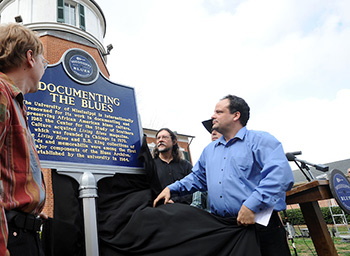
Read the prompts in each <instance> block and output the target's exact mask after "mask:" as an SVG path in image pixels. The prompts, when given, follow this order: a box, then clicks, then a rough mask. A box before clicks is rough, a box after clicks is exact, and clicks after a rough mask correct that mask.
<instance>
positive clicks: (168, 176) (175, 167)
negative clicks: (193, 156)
mask: <svg viewBox="0 0 350 256" xmlns="http://www.w3.org/2000/svg"><path fill="white" fill-rule="evenodd" d="M154 162H155V164H156V167H157V174H158V178H159V181H160V184H161V186H162V188H165V187H166V186H168V185H170V184H172V183H174V182H175V181H177V180H181V179H182V178H183V177H185V176H186V175H187V174H189V173H191V172H192V164H191V163H190V162H189V161H187V160H184V159H181V160H180V161H178V162H177V161H174V160H172V161H171V162H170V163H169V164H168V163H167V162H165V161H163V160H162V159H160V158H159V157H158V158H156V159H154ZM171 199H172V200H173V201H174V202H177V203H184V204H191V203H192V195H187V196H183V197H172V198H171Z"/></svg>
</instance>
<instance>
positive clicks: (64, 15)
mask: <svg viewBox="0 0 350 256" xmlns="http://www.w3.org/2000/svg"><path fill="white" fill-rule="evenodd" d="M77 21H78V22H79V24H77ZM57 22H61V23H66V24H69V25H72V26H79V27H80V28H81V29H83V30H85V10H84V6H83V5H81V4H77V3H75V2H73V1H65V0H57Z"/></svg>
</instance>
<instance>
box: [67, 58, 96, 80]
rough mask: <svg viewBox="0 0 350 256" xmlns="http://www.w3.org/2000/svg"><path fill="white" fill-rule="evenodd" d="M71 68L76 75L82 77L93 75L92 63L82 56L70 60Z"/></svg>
mask: <svg viewBox="0 0 350 256" xmlns="http://www.w3.org/2000/svg"><path fill="white" fill-rule="evenodd" d="M69 66H70V68H71V69H72V70H73V72H74V73H75V74H77V75H78V76H81V77H89V76H91V75H92V73H93V66H92V64H91V63H90V61H89V60H88V59H87V58H85V57H84V56H81V55H74V56H72V57H71V58H70V60H69Z"/></svg>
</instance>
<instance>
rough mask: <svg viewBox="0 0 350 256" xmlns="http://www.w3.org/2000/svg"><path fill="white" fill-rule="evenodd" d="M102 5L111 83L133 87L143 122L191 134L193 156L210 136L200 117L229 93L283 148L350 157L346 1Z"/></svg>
mask: <svg viewBox="0 0 350 256" xmlns="http://www.w3.org/2000/svg"><path fill="white" fill-rule="evenodd" d="M96 2H97V3H98V4H99V5H100V7H101V8H102V10H103V12H104V15H105V17H106V20H107V33H106V37H105V40H104V45H105V46H106V45H108V44H110V43H112V44H113V46H114V49H113V50H112V51H111V55H109V56H108V63H107V66H108V69H109V72H110V74H111V76H110V80H111V81H113V82H116V83H119V84H123V85H128V86H131V87H134V88H135V91H136V98H137V103H138V109H139V113H140V116H141V120H142V126H143V127H145V128H151V129H159V128H162V127H169V128H170V129H172V130H174V131H177V132H178V133H181V134H186V135H192V136H195V137H196V138H195V139H194V140H193V142H192V144H191V147H190V148H191V152H192V158H193V161H194V162H195V161H196V160H197V159H198V157H199V155H200V153H201V151H202V149H203V148H204V147H205V146H206V145H207V144H208V143H209V142H210V136H209V133H208V132H207V131H206V130H205V129H204V127H203V126H202V124H201V121H203V120H205V119H209V118H210V117H211V115H212V113H213V110H214V107H215V105H216V103H217V102H218V101H219V100H220V99H221V98H222V97H224V96H226V95H227V94H235V95H237V96H240V97H242V98H244V99H245V100H246V101H247V103H248V104H249V105H250V107H251V118H250V120H249V122H248V125H247V128H248V129H253V130H264V131H268V132H269V133H271V134H272V135H274V136H275V137H276V138H277V139H278V140H280V141H281V142H282V143H283V147H284V150H285V152H290V151H299V150H301V151H302V152H303V154H302V155H301V156H299V158H300V159H303V160H307V161H309V162H312V163H317V164H321V163H322V164H324V163H327V162H333V161H338V160H343V159H348V158H350V155H349V147H350V125H349V124H350V114H349V110H350V71H349V68H350V50H349V47H350V15H349V13H350V1H347V0H344V1H337V0H333V1H329V0H307V1H305V0H283V1H281V0H265V1H261V0H237V1H235V0H127V1H126V0H96ZM349 167H350V166H349ZM295 169H296V166H295Z"/></svg>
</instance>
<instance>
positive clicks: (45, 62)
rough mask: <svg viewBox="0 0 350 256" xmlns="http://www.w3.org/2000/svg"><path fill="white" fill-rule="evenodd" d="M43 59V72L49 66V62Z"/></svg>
mask: <svg viewBox="0 0 350 256" xmlns="http://www.w3.org/2000/svg"><path fill="white" fill-rule="evenodd" d="M42 58H43V63H44V70H45V69H47V65H49V63H50V62H49V61H48V60H47V59H45V58H44V57H42Z"/></svg>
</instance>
